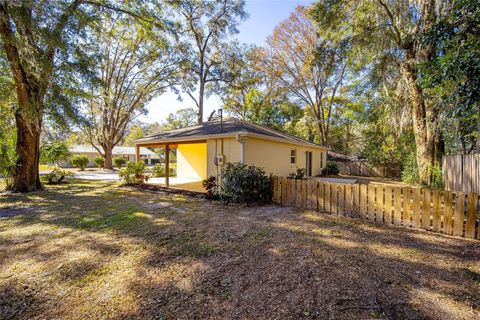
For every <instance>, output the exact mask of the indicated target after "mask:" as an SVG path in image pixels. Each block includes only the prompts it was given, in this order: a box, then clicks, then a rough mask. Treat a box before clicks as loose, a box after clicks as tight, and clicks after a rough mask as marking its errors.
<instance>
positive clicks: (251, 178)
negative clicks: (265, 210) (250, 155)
mask: <svg viewBox="0 0 480 320" xmlns="http://www.w3.org/2000/svg"><path fill="white" fill-rule="evenodd" d="M272 181H273V180H272V177H269V176H267V175H266V174H265V171H264V170H263V169H261V168H258V167H255V166H248V165H246V164H243V163H227V164H226V165H225V167H224V168H223V169H222V184H221V196H222V197H223V198H224V199H225V200H226V201H231V202H234V203H268V202H270V201H272V192H273V189H272V183H273V182H272Z"/></svg>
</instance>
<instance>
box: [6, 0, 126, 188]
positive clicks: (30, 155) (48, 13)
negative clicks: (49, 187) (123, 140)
mask: <svg viewBox="0 0 480 320" xmlns="http://www.w3.org/2000/svg"><path fill="white" fill-rule="evenodd" d="M122 4H123V3H122ZM99 8H106V9H108V10H115V11H123V12H127V11H130V8H129V9H128V10H127V9H123V8H122V7H120V4H119V3H116V2H115V3H114V2H109V1H108V0H98V1H94V0H45V1H40V2H39V1H33V0H25V1H20V0H19V1H6V0H2V1H0V37H1V40H2V45H3V49H4V56H5V59H6V60H7V61H8V63H9V66H10V70H11V74H12V77H13V79H14V82H15V89H16V95H17V101H16V104H15V110H14V115H15V123H16V132H17V138H16V154H17V161H16V165H15V168H14V170H13V186H12V189H13V190H14V191H20V192H26V191H33V190H36V189H40V188H41V187H42V185H41V182H40V178H39V172H38V163H39V150H40V134H41V132H42V124H43V121H44V117H45V115H46V113H47V112H50V113H51V114H52V115H54V116H62V117H64V116H68V115H70V114H72V113H74V112H73V109H72V108H71V109H70V110H67V109H66V107H71V106H72V105H71V102H72V99H74V98H75V97H77V96H78V93H79V89H80V87H79V86H77V84H79V83H81V82H82V81H81V80H84V79H88V78H89V77H88V76H87V77H85V78H82V77H83V76H85V75H86V71H88V68H87V67H88V61H89V60H88V58H89V57H90V52H89V51H88V50H86V48H88V45H89V40H88V32H87V30H88V26H89V25H90V24H91V23H93V22H94V21H95V17H96V15H97V14H98V9H99ZM132 14H133V15H135V14H134V13H133V12H132ZM2 56H3V55H2Z"/></svg>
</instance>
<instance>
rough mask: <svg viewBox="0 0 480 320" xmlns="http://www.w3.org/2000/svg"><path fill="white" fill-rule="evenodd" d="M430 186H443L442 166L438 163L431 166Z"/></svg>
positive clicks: (438, 187) (439, 187)
mask: <svg viewBox="0 0 480 320" xmlns="http://www.w3.org/2000/svg"><path fill="white" fill-rule="evenodd" d="M430 187H431V188H433V189H442V188H443V174H442V167H441V166H440V165H436V166H433V168H432V184H431V185H430Z"/></svg>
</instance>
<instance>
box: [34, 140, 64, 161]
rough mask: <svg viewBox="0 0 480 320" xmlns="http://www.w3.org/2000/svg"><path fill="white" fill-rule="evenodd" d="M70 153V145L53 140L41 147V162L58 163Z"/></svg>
mask: <svg viewBox="0 0 480 320" xmlns="http://www.w3.org/2000/svg"><path fill="white" fill-rule="evenodd" d="M69 155H70V151H68V146H67V144H66V143H65V142H63V141H58V140H56V141H52V142H50V143H46V144H44V145H43V146H42V147H41V148H40V162H41V163H44V164H53V165H58V163H59V162H60V161H62V160H65V159H66V158H67V157H68V156H69Z"/></svg>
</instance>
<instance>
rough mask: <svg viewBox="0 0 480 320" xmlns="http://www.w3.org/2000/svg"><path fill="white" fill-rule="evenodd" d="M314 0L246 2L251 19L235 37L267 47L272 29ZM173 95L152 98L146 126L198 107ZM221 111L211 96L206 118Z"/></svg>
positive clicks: (169, 93)
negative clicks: (298, 8) (171, 114)
mask: <svg viewBox="0 0 480 320" xmlns="http://www.w3.org/2000/svg"><path fill="white" fill-rule="evenodd" d="M312 2H313V1H311V0H246V5H245V10H246V11H247V12H248V14H249V18H248V19H247V20H245V21H242V22H241V24H240V25H239V27H238V30H239V33H238V34H237V35H236V38H237V39H238V40H239V41H240V42H244V43H252V44H255V45H257V46H262V45H264V44H265V40H266V39H267V37H268V36H269V35H270V34H272V32H273V29H274V28H275V27H276V26H277V25H278V24H279V23H280V22H281V21H283V20H285V19H286V18H288V16H289V15H290V14H291V13H292V12H293V11H294V10H295V8H296V7H297V6H298V5H304V6H307V5H308V4H310V3H312ZM177 97H178V96H177V95H176V94H175V93H173V92H166V93H164V94H163V95H161V96H159V97H157V98H155V99H153V100H152V101H151V102H150V103H149V104H148V105H147V109H148V114H147V115H145V116H142V117H141V118H139V120H140V121H142V122H146V123H154V122H161V121H162V120H164V119H165V118H166V117H167V116H168V114H170V113H175V112H176V111H177V110H179V109H183V108H189V107H192V108H195V103H194V102H193V100H191V99H190V98H189V97H188V96H187V95H186V94H182V101H179V100H178V99H177ZM218 108H221V101H220V99H219V98H218V97H216V96H211V97H209V98H208V99H207V100H206V101H205V102H204V114H203V117H204V119H205V118H207V117H208V115H209V114H210V113H211V112H212V111H213V110H217V109H218Z"/></svg>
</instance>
